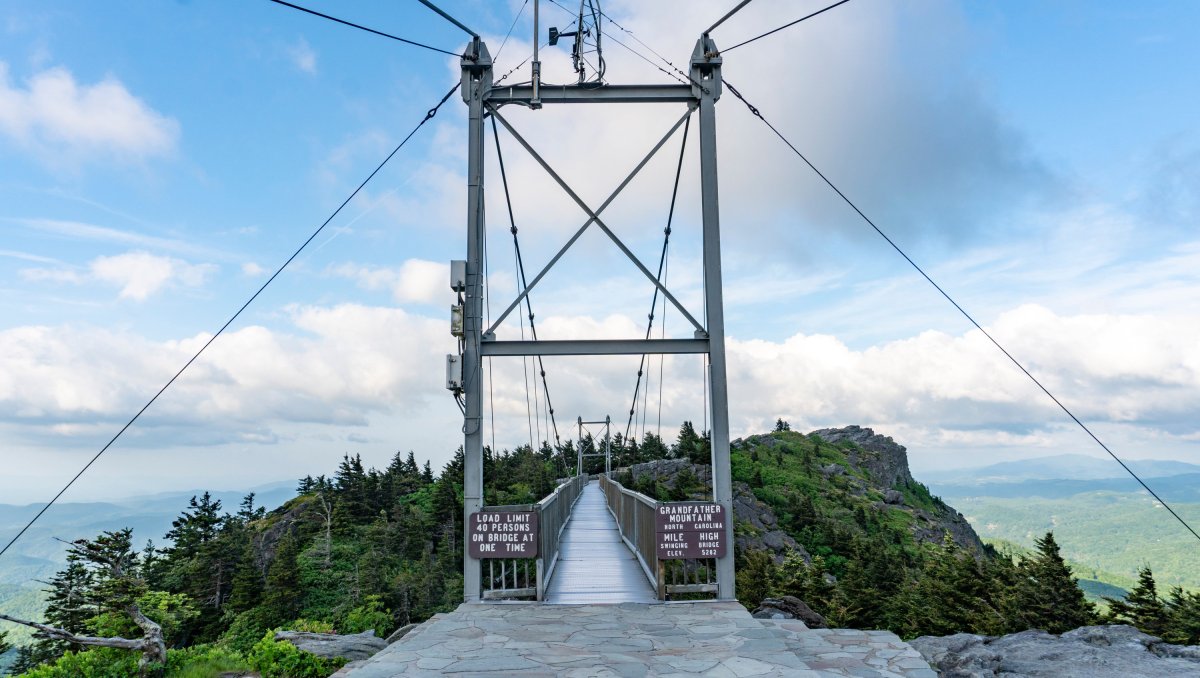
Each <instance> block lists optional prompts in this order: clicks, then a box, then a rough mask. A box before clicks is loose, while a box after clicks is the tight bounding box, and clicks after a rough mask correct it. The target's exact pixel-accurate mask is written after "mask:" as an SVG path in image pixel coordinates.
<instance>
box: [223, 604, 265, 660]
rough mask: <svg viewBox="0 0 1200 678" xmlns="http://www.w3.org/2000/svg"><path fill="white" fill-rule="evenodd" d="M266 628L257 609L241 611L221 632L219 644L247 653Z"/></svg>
mask: <svg viewBox="0 0 1200 678" xmlns="http://www.w3.org/2000/svg"><path fill="white" fill-rule="evenodd" d="M267 628H269V626H268V625H267V624H266V623H264V622H263V620H262V614H261V612H260V611H259V610H258V609H254V610H248V611H246V612H242V613H240V614H238V615H237V616H236V617H234V618H233V621H231V622H229V627H228V628H226V629H225V632H224V633H222V634H221V640H220V644H221V646H222V647H226V648H228V649H230V650H233V651H234V652H238V653H240V654H243V655H248V654H250V650H251V649H253V648H254V644H255V643H257V642H258V640H259V639H260V638H262V635H263V632H264V631H266V630H267Z"/></svg>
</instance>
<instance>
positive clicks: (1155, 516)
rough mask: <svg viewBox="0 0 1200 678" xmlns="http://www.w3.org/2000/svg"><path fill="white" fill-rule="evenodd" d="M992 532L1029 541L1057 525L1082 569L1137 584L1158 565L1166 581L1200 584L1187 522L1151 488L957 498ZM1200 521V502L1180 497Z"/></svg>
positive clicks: (1199, 555)
mask: <svg viewBox="0 0 1200 678" xmlns="http://www.w3.org/2000/svg"><path fill="white" fill-rule="evenodd" d="M947 500H948V501H950V502H951V503H952V504H954V506H955V507H956V508H957V509H958V510H960V511H962V512H963V514H964V515H965V516H966V517H967V519H968V520H969V521H970V522H971V524H972V525H973V526H974V527H975V530H976V531H977V532H979V534H980V536H981V537H984V538H985V539H1002V540H1005V541H1008V542H1012V543H1015V544H1019V545H1021V546H1025V547H1028V546H1030V545H1031V544H1032V543H1033V538H1034V537H1036V536H1038V535H1040V534H1044V533H1045V532H1047V531H1049V530H1053V531H1054V534H1055V536H1056V537H1057V538H1058V539H1059V542H1060V544H1061V545H1062V550H1063V555H1064V556H1065V557H1067V558H1068V559H1069V560H1071V561H1072V562H1073V563H1075V564H1076V565H1077V566H1078V568H1079V569H1077V570H1076V571H1077V572H1078V573H1079V574H1080V576H1083V577H1086V578H1089V579H1096V580H1099V581H1102V582H1105V583H1107V584H1112V585H1114V586H1119V587H1121V588H1124V589H1129V588H1130V587H1132V586H1133V585H1135V584H1136V582H1137V577H1138V571H1139V570H1140V569H1141V568H1142V566H1143V565H1145V564H1146V563H1153V564H1154V571H1155V574H1156V575H1157V576H1158V578H1159V581H1160V582H1161V583H1163V584H1166V585H1170V586H1182V587H1183V588H1184V589H1188V590H1200V550H1197V549H1196V542H1195V541H1194V540H1193V539H1192V537H1191V535H1189V534H1188V533H1187V532H1186V531H1184V529H1183V528H1182V527H1180V525H1179V523H1177V522H1175V521H1174V519H1172V518H1171V517H1170V515H1168V514H1167V512H1166V510H1165V509H1163V508H1162V507H1161V506H1159V505H1157V503H1156V502H1155V501H1154V499H1153V498H1152V497H1150V496H1149V495H1146V494H1145V493H1134V492H1129V493H1120V492H1088V493H1083V494H1078V495H1075V496H1073V497H1070V498H1065V499H1044V498H1039V497H1023V498H1013V499H1002V498H996V497H978V496H975V497H951V498H948V499H947ZM1172 508H1174V509H1175V510H1176V511H1178V512H1179V514H1180V515H1181V516H1183V517H1184V519H1186V520H1188V521H1189V522H1191V523H1192V524H1193V525H1195V524H1196V523H1198V522H1200V504H1172Z"/></svg>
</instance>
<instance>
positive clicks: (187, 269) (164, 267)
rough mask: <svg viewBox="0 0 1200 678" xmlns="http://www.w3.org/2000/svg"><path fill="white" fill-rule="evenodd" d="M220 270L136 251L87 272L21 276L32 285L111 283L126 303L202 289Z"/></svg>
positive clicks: (100, 260)
mask: <svg viewBox="0 0 1200 678" xmlns="http://www.w3.org/2000/svg"><path fill="white" fill-rule="evenodd" d="M216 268H217V267H216V266H215V265H213V264H190V263H188V262H186V261H183V260H182V259H175V258H172V257H163V256H158V255H154V254H150V253H149V252H142V251H134V252H126V253H124V254H118V255H114V256H111V257H103V256H102V257H96V258H95V259H93V260H92V261H91V262H90V263H89V264H88V267H87V269H86V270H79V269H72V268H33V269H25V270H23V271H21V276H22V277H23V278H24V279H26V280H30V281H51V282H60V283H71V284H87V283H90V282H101V283H107V284H109V285H113V286H115V287H117V288H118V289H119V293H118V296H119V297H120V298H122V299H133V300H134V301H145V300H146V299H148V298H149V297H151V296H152V295H154V294H155V293H156V292H158V291H159V290H161V289H163V288H164V287H166V286H167V285H170V284H175V283H177V284H180V285H183V286H185V287H200V286H201V285H203V284H204V282H205V281H206V280H207V278H208V276H209V275H211V274H212V273H213V272H214V271H215V270H216Z"/></svg>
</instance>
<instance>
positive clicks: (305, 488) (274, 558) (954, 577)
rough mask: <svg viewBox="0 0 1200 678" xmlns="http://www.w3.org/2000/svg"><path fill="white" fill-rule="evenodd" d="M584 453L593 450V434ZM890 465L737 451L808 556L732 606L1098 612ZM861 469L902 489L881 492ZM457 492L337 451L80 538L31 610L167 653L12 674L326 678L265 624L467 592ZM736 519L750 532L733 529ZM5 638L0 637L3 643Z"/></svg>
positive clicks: (1179, 608) (505, 461)
mask: <svg viewBox="0 0 1200 678" xmlns="http://www.w3.org/2000/svg"><path fill="white" fill-rule="evenodd" d="M580 444H581V445H582V446H583V447H584V449H585V450H591V449H595V447H596V441H593V440H591V439H590V438H585V439H584V440H583V441H581V443H580ZM614 447H615V449H616V450H618V452H617V453H616V459H615V465H618V466H620V465H629V464H633V463H637V462H644V461H652V460H656V459H664V458H674V459H687V460H689V461H691V462H692V463H699V464H703V463H707V462H708V458H709V440H708V437H707V435H706V434H704V433H699V432H697V431H696V430H695V429H694V428H693V427H692V425H691V424H690V423H685V424H684V425H683V427H682V428H681V429H680V434H679V437H678V442H677V443H676V444H675V445H673V446H670V447H667V446H666V445H664V444H663V443H662V441H661V440H660V439H658V438H657V437H655V436H653V435H648V436H646V438H645V439H644V440H642V441H640V442H634V443H632V444H628V445H626V444H623V441H620V440H617V441H615V444H614ZM574 460H575V448H574V447H573V445H572V444H567V445H562V446H558V447H553V448H552V447H550V446H546V445H544V446H543V447H542V448H541V449H538V450H532V449H530V448H528V447H522V448H518V449H517V450H516V451H513V452H505V453H502V454H493V453H492V452H491V451H490V450H486V451H485V455H484V476H485V488H486V497H485V499H486V502H487V503H488V504H490V505H503V504H531V503H534V502H536V501H538V500H540V499H541V498H542V497H543V496H545V495H546V494H548V493H549V492H550V491H551V490H552V489H553V487H554V485H555V483H556V479H558V478H562V477H564V476H566V475H567V470H568V469H569V468H571V467H572V465H573V463H574ZM901 461H902V460H901ZM587 462H588V465H587V466H586V467H585V470H587V471H589V472H595V471H598V470H600V468H601V465H602V464H603V459H602V458H598V457H597V458H591V459H588V460H587ZM898 463H901V462H897V461H896V460H888V459H884V458H881V457H880V454H879V453H878V452H872V451H870V450H864V449H860V448H858V447H856V446H855V445H853V444H852V443H848V442H845V441H843V442H839V443H837V444H830V443H829V442H826V441H824V440H822V439H820V438H818V437H815V436H806V435H802V434H800V433H797V432H794V431H791V430H790V426H788V425H787V422H783V421H782V420H781V421H779V422H777V423H776V430H775V431H774V432H772V433H771V434H768V435H763V436H755V437H752V438H751V439H749V440H748V441H746V442H744V443H741V444H739V445H738V446H737V447H736V449H735V450H734V451H733V454H732V466H733V478H734V480H735V481H740V482H744V483H746V484H747V485H748V486H749V487H750V488H751V491H752V492H753V493H754V495H755V496H756V497H757V498H758V499H759V500H761V501H763V502H764V503H766V504H767V505H768V506H770V507H771V509H772V510H773V512H774V514H775V515H776V516H777V519H778V527H779V529H782V530H783V531H785V532H786V533H787V534H788V535H790V536H791V537H793V538H794V539H795V540H796V541H797V542H798V543H799V544H800V545H801V546H803V548H804V549H805V551H806V552H807V553H808V554H810V557H805V556H803V555H802V554H801V553H800V552H799V551H791V552H789V553H787V554H786V555H785V556H784V557H783V558H782V562H781V563H780V562H779V559H777V557H776V556H777V554H776V553H774V552H769V551H755V550H748V551H740V552H738V553H737V559H738V563H737V565H738V575H737V576H738V581H737V584H738V592H739V595H740V597H741V599H742V602H743V603H744V604H745V605H746V606H747V607H754V606H757V604H758V603H759V602H761V600H762V599H763V598H765V597H768V596H777V595H794V596H797V597H799V598H801V599H803V600H805V601H806V602H807V603H808V604H809V605H810V606H811V607H812V608H813V609H814V610H816V611H817V612H819V613H821V614H823V615H824V616H825V617H826V618H827V619H828V620H829V621H830V622H831V624H834V625H843V626H850V627H856V628H886V629H890V630H892V631H895V632H897V633H899V634H901V635H902V636H904V637H913V636H916V635H922V634H950V633H957V632H962V631H970V632H976V633H984V634H1000V633H1008V632H1013V631H1020V630H1024V629H1028V628H1042V629H1046V630H1049V631H1053V632H1061V631H1065V630H1068V629H1070V628H1074V627H1076V626H1080V625H1083V624H1087V623H1092V622H1095V621H1097V620H1099V619H1101V618H1102V617H1101V616H1100V615H1098V614H1097V612H1096V610H1095V607H1094V606H1093V604H1092V602H1090V601H1089V600H1087V599H1086V598H1085V594H1084V591H1083V590H1081V589H1080V587H1079V586H1078V585H1077V583H1076V580H1075V574H1073V571H1074V572H1076V573H1080V574H1084V575H1089V576H1091V578H1092V579H1098V578H1099V574H1098V573H1097V572H1095V571H1080V570H1079V568H1078V567H1074V566H1072V564H1071V563H1069V562H1068V561H1067V560H1065V559H1064V556H1063V551H1064V550H1065V549H1062V550H1060V547H1059V544H1058V543H1057V541H1056V536H1055V534H1053V533H1051V531H1050V530H1049V529H1047V530H1045V531H1044V532H1042V533H1041V534H1039V535H1037V536H1036V538H1032V539H1030V541H1031V542H1032V548H1025V547H1019V546H1014V547H1009V546H1007V545H1004V544H1001V545H1000V546H999V548H997V546H994V545H981V544H979V543H977V542H975V541H974V540H973V538H971V537H970V535H969V534H968V533H967V532H964V531H963V529H962V524H961V522H959V521H958V518H957V514H956V513H955V512H954V510H953V509H951V508H950V507H949V506H947V505H946V504H945V502H943V501H942V500H941V499H939V498H937V497H935V496H933V495H932V494H931V493H930V492H929V490H928V488H926V487H925V486H924V485H922V484H920V483H917V482H915V481H913V480H911V479H910V478H909V476H908V474H907V472H906V471H905V470H904V469H902V468H900V467H899V466H897V464H898ZM889 464H890V466H889ZM871 469H874V470H871ZM881 469H882V470H881ZM872 474H884V475H886V476H887V477H890V478H898V480H895V481H894V483H893V486H891V487H886V486H882V485H881V484H880V483H879V482H878V480H877V478H876V477H875V476H873V475H872ZM619 480H620V481H621V482H623V483H624V484H626V485H627V486H630V487H632V488H634V489H637V490H639V491H642V492H645V493H647V494H650V495H652V496H655V497H658V498H660V499H664V500H684V499H689V498H694V497H696V496H698V495H702V494H703V493H704V492H705V490H706V488H705V487H704V484H703V483H701V482H700V480H699V479H698V477H697V474H696V473H694V472H693V471H692V470H691V469H690V468H685V469H684V470H683V471H680V472H679V473H678V474H677V475H676V476H675V477H674V478H672V479H670V482H654V481H652V480H650V478H649V476H642V477H640V478H634V477H633V475H632V474H628V473H627V474H624V475H623V477H621V478H619ZM462 483H463V458H462V454H461V452H460V453H459V454H458V455H457V456H456V457H455V458H454V459H453V460H452V461H451V462H450V463H449V464H447V465H446V467H445V468H444V469H443V470H442V472H441V474H440V475H439V476H437V477H435V476H434V474H433V471H432V469H431V468H430V465H429V464H428V463H426V464H425V465H424V466H423V467H422V466H418V464H417V461H416V459H415V458H414V456H413V455H412V454H411V453H409V454H408V455H407V457H403V456H401V455H399V454H397V455H396V456H395V457H394V458H393V459H392V462H391V463H390V464H389V465H388V466H387V468H385V469H383V470H375V469H366V468H364V467H363V464H362V461H361V459H360V458H358V457H349V456H346V457H344V458H343V459H342V461H341V463H340V464H339V465H338V467H337V470H336V472H335V473H334V474H333V476H332V477H331V478H327V477H325V476H320V477H317V478H311V477H306V478H304V479H302V480H301V481H300V482H299V485H298V488H297V496H296V497H295V498H293V499H291V500H290V501H288V502H287V503H285V504H284V505H283V506H281V507H280V508H279V509H276V510H275V511H272V512H270V513H267V512H265V511H263V510H262V509H261V508H258V507H256V506H255V503H254V496H253V495H249V496H247V497H246V498H245V499H244V500H243V502H242V504H241V505H240V506H239V507H238V509H237V511H236V512H234V513H229V512H227V511H225V510H224V509H223V507H222V505H221V502H220V501H216V500H214V499H213V498H212V497H211V495H209V494H203V495H198V496H196V497H193V498H192V499H191V501H189V502H188V504H187V506H186V507H184V508H183V510H182V511H181V513H180V514H179V516H178V518H177V519H176V520H175V521H174V522H173V523H172V526H171V529H170V530H169V531H168V532H167V533H166V534H165V535H162V536H163V542H162V544H161V545H155V544H154V543H152V542H151V543H147V544H146V546H145V548H143V549H141V550H140V551H138V550H135V549H134V548H133V547H132V538H133V537H132V534H131V532H130V530H118V531H115V532H105V533H103V534H101V535H99V536H97V537H95V538H93V539H80V540H77V541H76V542H74V546H73V547H72V551H71V554H72V555H71V557H70V558H69V561H68V563H67V566H66V567H65V568H63V569H62V570H61V571H59V572H58V573H57V574H55V575H54V576H53V577H52V578H50V580H49V581H48V582H47V586H48V587H47V589H46V590H45V592H44V595H45V597H46V601H47V606H46V612H45V615H44V619H45V620H46V621H47V622H48V623H50V624H52V625H54V626H56V627H60V628H62V629H65V630H66V631H68V632H70V633H73V634H77V635H83V634H86V635H97V636H106V637H114V636H120V637H124V638H140V637H142V634H143V633H147V634H148V633H149V631H147V624H145V623H143V622H142V621H139V619H138V615H139V614H144V616H145V618H146V619H148V620H150V621H151V622H152V623H153V625H154V626H156V627H158V628H160V629H161V636H162V639H163V643H164V645H165V647H166V648H167V650H166V652H165V653H164V654H162V655H159V656H161V657H163V658H164V659H162V660H160V662H159V663H155V664H152V665H147V664H146V663H145V662H143V665H142V666H140V667H139V665H138V662H139V657H138V654H137V653H136V652H131V651H128V650H121V649H111V648H90V649H89V648H86V647H83V646H81V645H78V644H72V643H70V642H67V641H64V640H50V639H47V638H37V639H35V640H34V641H33V642H31V643H30V642H26V643H23V644H21V645H20V647H19V649H18V656H17V662H16V665H15V669H16V670H18V671H22V672H24V673H23V675H25V676H28V677H33V678H58V677H59V676H72V677H76V676H82V677H84V678H106V677H107V676H122V677H123V676H129V675H134V674H138V673H141V674H143V675H160V676H180V677H188V678H194V677H198V676H213V675H218V674H219V673H220V672H223V671H249V670H254V671H257V672H259V673H260V674H261V675H262V676H264V677H266V678H270V677H272V676H325V675H328V674H329V673H331V672H332V671H334V670H336V668H337V667H338V666H339V665H340V664H339V662H331V661H327V660H322V659H319V658H317V657H315V656H314V655H311V654H308V653H304V652H301V651H300V650H298V649H296V648H295V647H294V646H293V645H291V644H289V643H285V642H277V641H275V640H274V634H275V632H276V631H277V630H279V629H294V630H307V631H315V632H333V631H335V632H339V633H358V632H363V631H367V630H374V631H375V633H376V634H378V635H379V636H380V637H386V635H387V634H388V633H389V632H390V631H391V630H393V629H395V628H397V627H398V626H401V625H404V624H409V623H414V622H420V621H423V620H424V619H426V618H428V617H429V616H430V615H432V614H434V613H436V612H440V611H446V610H449V609H452V608H454V607H455V606H456V605H457V604H458V602H459V601H460V599H461V590H462V574H461V572H462V562H461V559H462V552H461V551H462V536H463V524H462V520H463V515H462V510H463V509H462V507H463V504H462ZM950 528H954V530H953V531H954V532H955V533H956V534H957V537H952V536H951V532H952V530H951V529H950ZM735 529H736V531H737V532H738V533H739V534H743V535H748V534H752V533H755V532H758V531H759V530H757V529H756V528H755V527H754V526H752V525H750V524H748V523H742V524H737V525H735ZM1084 562H1086V561H1084ZM113 563H119V564H120V566H119V567H115V568H114V567H113ZM1128 584H1129V587H1128V588H1130V593H1129V595H1128V596H1126V597H1125V598H1124V599H1120V597H1119V594H1118V595H1113V596H1109V598H1110V599H1109V600H1107V601H1106V604H1107V606H1108V609H1107V612H1106V613H1105V615H1106V616H1104V617H1103V619H1106V620H1112V621H1127V622H1129V623H1134V624H1135V625H1137V626H1139V628H1143V629H1148V630H1149V629H1153V630H1154V631H1155V632H1160V633H1161V634H1164V635H1166V636H1167V637H1168V638H1181V639H1192V642H1195V640H1194V639H1195V637H1196V633H1197V632H1198V631H1200V599H1198V598H1197V597H1196V596H1195V595H1194V594H1189V593H1185V592H1184V591H1183V589H1180V588H1173V589H1172V590H1171V591H1170V592H1169V593H1168V594H1167V595H1166V597H1165V598H1164V597H1159V596H1158V593H1157V589H1156V588H1155V587H1154V582H1153V576H1152V575H1151V574H1150V572H1149V570H1144V571H1143V572H1141V573H1139V579H1138V581H1137V582H1136V584H1137V585H1136V586H1133V584H1134V582H1132V581H1131V582H1128ZM1099 593H1100V594H1101V595H1107V594H1109V593H1113V592H1112V591H1111V590H1104V591H1099ZM1122 593H1123V591H1122ZM147 637H149V636H147ZM5 642H6V640H5V637H4V636H2V635H0V652H2V651H3V650H4V649H5V648H4V643H5ZM7 642H9V643H12V635H11V634H10V636H9V637H8V640H7ZM14 644H15V643H14Z"/></svg>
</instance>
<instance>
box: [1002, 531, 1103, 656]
mask: <svg viewBox="0 0 1200 678" xmlns="http://www.w3.org/2000/svg"><path fill="white" fill-rule="evenodd" d="M1034 545H1035V546H1036V547H1037V553H1036V554H1034V555H1033V556H1031V557H1029V558H1026V559H1023V560H1022V561H1021V563H1020V565H1019V566H1018V572H1019V580H1018V582H1017V590H1016V592H1015V593H1016V598H1017V608H1018V609H1017V615H1018V618H1017V620H1015V621H1016V622H1017V625H1018V626H1019V627H1021V628H1016V629H1014V630H1024V629H1030V628H1037V629H1042V630H1044V631H1048V632H1050V633H1064V632H1066V631H1070V630H1072V629H1076V628H1078V627H1080V626H1087V625H1088V624H1091V623H1093V622H1094V621H1095V619H1096V608H1095V606H1093V605H1092V604H1091V603H1089V602H1088V601H1087V600H1086V599H1085V598H1084V595H1083V590H1082V589H1080V588H1079V585H1078V583H1076V581H1075V576H1074V575H1073V574H1072V573H1071V568H1069V567H1067V564H1066V562H1065V561H1064V560H1063V557H1062V553H1061V552H1060V551H1059V548H1058V543H1057V542H1055V541H1054V533H1053V532H1047V533H1046V536H1044V537H1042V538H1040V539H1035V540H1034Z"/></svg>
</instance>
